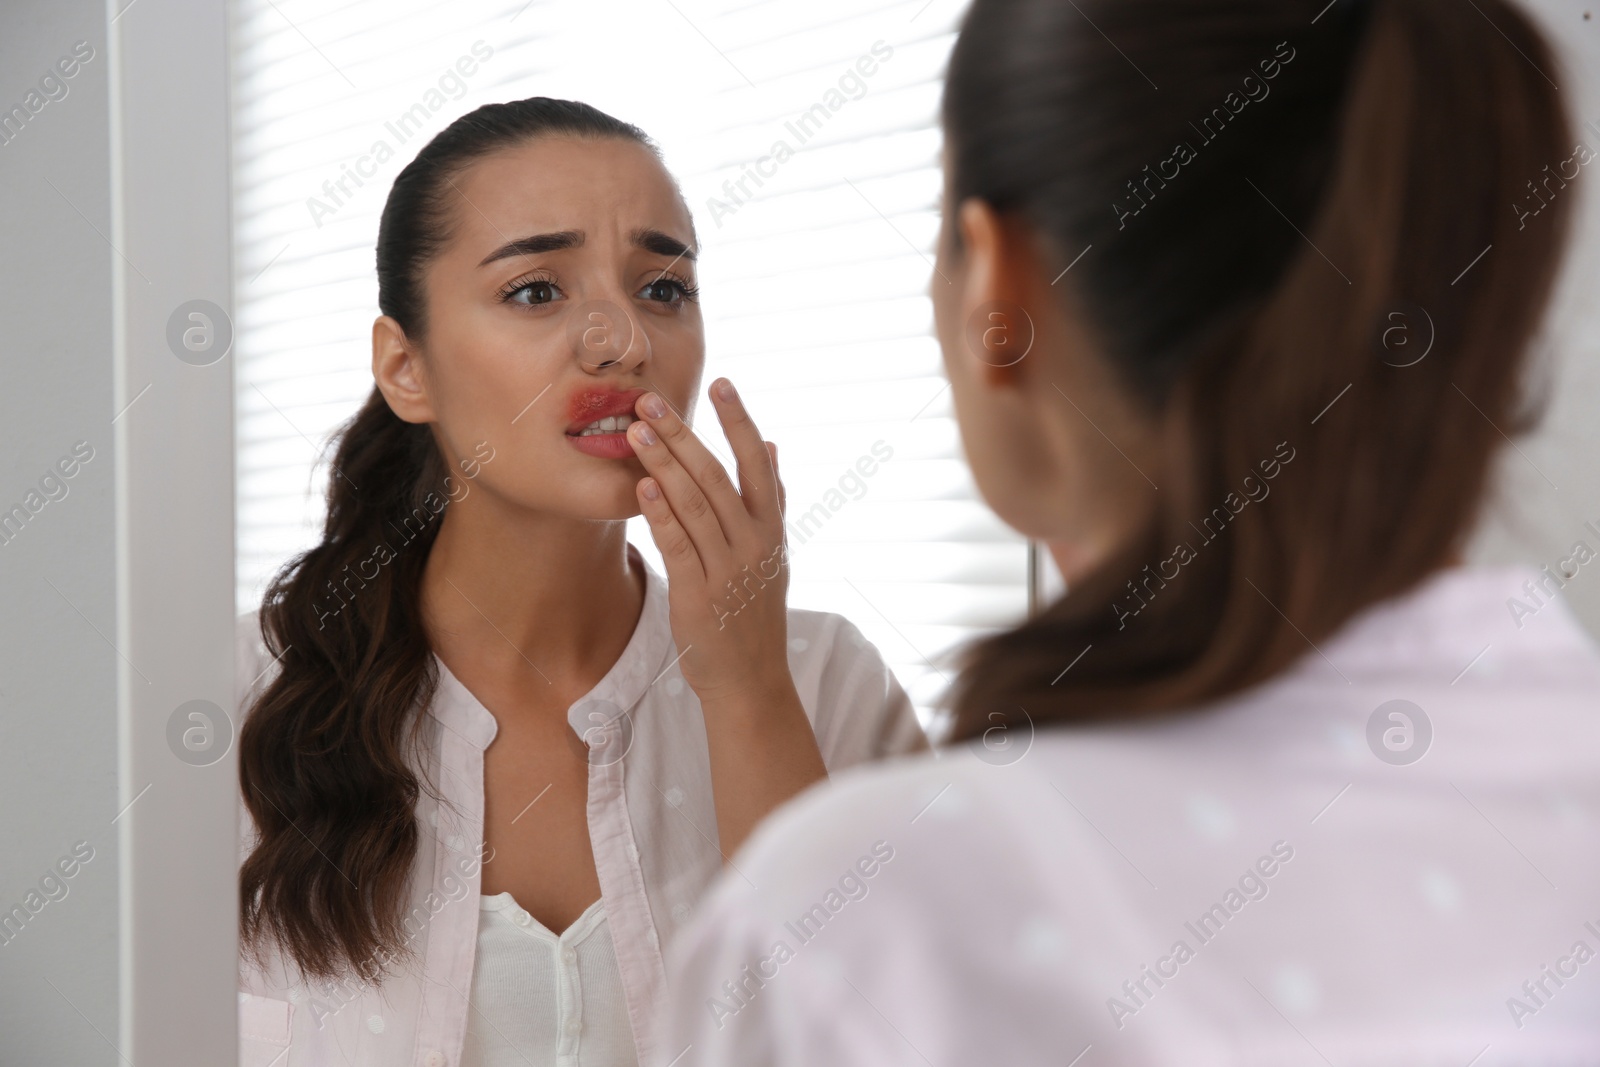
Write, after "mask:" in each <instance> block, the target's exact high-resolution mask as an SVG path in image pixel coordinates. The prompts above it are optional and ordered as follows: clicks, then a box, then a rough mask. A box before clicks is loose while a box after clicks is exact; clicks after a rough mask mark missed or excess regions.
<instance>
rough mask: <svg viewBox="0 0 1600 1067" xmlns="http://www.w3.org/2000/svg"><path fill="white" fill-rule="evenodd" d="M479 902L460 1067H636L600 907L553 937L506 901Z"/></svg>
mask: <svg viewBox="0 0 1600 1067" xmlns="http://www.w3.org/2000/svg"><path fill="white" fill-rule="evenodd" d="M479 899H480V901H481V905H480V910H479V920H478V951H477V959H476V964H475V966H474V968H473V974H472V993H471V996H470V998H469V1004H470V1008H471V1010H470V1012H469V1014H468V1018H467V1040H466V1045H465V1047H464V1048H463V1049H462V1054H461V1067H528V1065H529V1064H540V1065H544V1064H554V1065H555V1067H634V1065H635V1064H637V1063H638V1062H639V1061H638V1057H637V1055H636V1053H635V1049H634V1040H633V1027H632V1025H631V1024H630V1023H629V1021H628V1001H627V997H626V995H625V993H624V990H623V988H622V972H621V970H620V969H619V968H618V967H617V954H616V951H615V950H614V949H613V947H612V944H611V930H610V929H609V928H608V927H607V925H606V912H605V904H604V901H603V900H599V899H597V900H596V901H595V902H594V903H593V904H591V905H589V907H588V909H587V910H586V911H585V912H584V913H583V914H582V915H580V916H579V917H578V918H577V920H576V921H574V922H573V924H572V925H571V926H569V927H567V928H566V929H565V930H563V931H562V932H561V933H560V934H559V935H557V934H555V933H552V932H551V931H550V930H549V928H547V927H546V926H545V925H544V924H543V923H541V922H540V921H539V920H538V919H535V918H534V917H533V916H532V915H530V914H528V912H527V911H525V910H523V908H522V907H521V906H520V905H518V904H517V901H516V898H514V897H513V896H512V895H511V894H510V893H496V894H495V895H493V896H480V898H479Z"/></svg>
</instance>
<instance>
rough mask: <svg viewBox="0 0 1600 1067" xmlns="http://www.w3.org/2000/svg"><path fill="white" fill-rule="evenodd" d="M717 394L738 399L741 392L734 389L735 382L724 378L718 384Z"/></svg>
mask: <svg viewBox="0 0 1600 1067" xmlns="http://www.w3.org/2000/svg"><path fill="white" fill-rule="evenodd" d="M717 395H718V396H720V397H722V399H724V400H737V399H738V398H739V394H738V393H736V392H734V391H733V383H732V382H730V381H728V379H726V378H724V379H722V381H721V382H720V383H718V385H717Z"/></svg>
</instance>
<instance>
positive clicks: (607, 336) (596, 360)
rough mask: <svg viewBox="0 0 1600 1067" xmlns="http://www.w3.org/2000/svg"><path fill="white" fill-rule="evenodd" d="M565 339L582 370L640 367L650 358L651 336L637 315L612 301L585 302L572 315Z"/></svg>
mask: <svg viewBox="0 0 1600 1067" xmlns="http://www.w3.org/2000/svg"><path fill="white" fill-rule="evenodd" d="M567 332H568V340H569V341H570V343H571V347H572V350H573V351H574V352H575V353H577V356H578V359H579V360H580V361H582V363H583V366H584V369H585V370H590V371H598V370H605V369H607V368H611V367H615V366H617V365H619V364H623V365H628V366H629V367H630V369H631V367H633V366H639V365H642V364H644V363H646V362H648V360H649V358H650V336H649V334H648V333H647V332H646V331H645V329H644V326H643V325H642V324H641V323H640V322H639V320H638V318H637V316H635V315H634V314H633V313H632V312H630V311H629V310H628V309H627V308H626V307H624V306H622V305H621V304H618V303H616V302H614V301H611V300H603V299H599V300H586V301H584V302H583V303H582V304H580V305H579V306H578V307H577V308H576V309H575V310H574V311H573V313H572V318H571V320H570V322H569V325H568V327H567Z"/></svg>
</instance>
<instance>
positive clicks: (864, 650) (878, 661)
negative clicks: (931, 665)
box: [789, 608, 927, 770]
mask: <svg viewBox="0 0 1600 1067" xmlns="http://www.w3.org/2000/svg"><path fill="white" fill-rule="evenodd" d="M789 673H790V674H791V675H792V676H793V678H794V682H795V688H796V690H797V691H798V692H799V693H800V700H801V703H802V704H804V705H805V708H806V712H807V714H808V715H809V716H810V718H811V723H812V727H813V728H814V729H815V731H816V734H817V741H818V744H819V746H820V747H821V749H822V756H823V760H824V761H825V762H826V763H827V765H828V768H829V770H834V769H836V768H839V767H844V766H848V765H850V764H852V763H856V762H859V761H861V760H865V759H874V758H880V757H883V756H887V755H895V754H899V753H903V752H916V751H921V750H923V749H925V748H926V747H927V739H926V737H925V736H924V735H923V732H922V727H921V725H920V724H919V722H918V720H917V716H916V711H915V709H914V708H913V707H912V704H911V700H910V698H909V697H908V696H907V695H906V691H905V689H904V688H903V687H902V686H901V685H900V682H899V679H897V678H896V677H895V675H894V672H893V671H892V670H891V669H890V668H889V665H888V663H887V662H886V661H885V660H884V658H883V655H882V653H880V652H879V651H878V647H877V646H876V645H874V644H873V643H872V642H871V641H870V640H868V639H867V637H866V635H865V634H863V633H862V632H861V630H860V628H859V627H857V626H856V625H855V624H854V623H852V622H851V621H850V620H849V619H847V618H845V617H844V616H843V615H839V614H836V613H834V612H831V611H811V610H807V609H804V608H790V609H789Z"/></svg>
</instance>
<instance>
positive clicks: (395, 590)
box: [238, 98, 926, 1067]
mask: <svg viewBox="0 0 1600 1067" xmlns="http://www.w3.org/2000/svg"><path fill="white" fill-rule="evenodd" d="M696 247H697V242H696V240H695V235H694V230H693V225H692V222H691V219H690V216H689V212H688V209H687V207H686V206H685V204H684V201H683V199H682V197H681V196H680V195H679V193H678V190H677V187H676V185H675V184H674V182H673V181H672V179H671V177H670V176H669V175H668V174H667V172H666V170H665V169H664V167H663V166H662V164H661V161H660V159H659V158H658V156H657V154H656V152H655V150H654V148H653V146H652V145H651V143H650V142H649V141H648V139H647V138H646V137H645V135H644V134H643V133H641V132H640V131H639V130H637V129H636V128H634V127H632V126H629V125H627V124H625V123H622V122H619V121H617V120H615V119H613V118H610V117H609V116H607V115H604V114H602V113H601V112H599V111H596V110H595V109H593V108H591V107H588V106H586V105H583V104H578V103H572V102H567V101H560V100H549V99H544V98H535V99H530V100H521V101H516V102H513V103H505V104H492V105H489V106H487V107H483V108H480V109H478V110H477V111H474V112H472V113H471V114H469V115H466V116H465V117H463V118H461V119H459V120H458V121H456V122H455V123H452V124H451V125H450V126H449V128H447V129H446V130H444V131H443V132H442V133H440V134H439V135H438V136H437V137H435V138H434V139H433V140H432V141H431V142H430V143H429V144H428V145H427V146H426V147H425V148H424V149H423V150H422V151H421V152H420V153H419V154H418V156H417V158H416V159H415V161H413V162H412V163H411V164H410V165H409V166H407V167H406V168H405V169H404V170H403V171H402V172H401V173H400V175H399V176H398V177H397V178H396V179H395V183H394V187H393V189H392V190H391V192H390V195H389V199H388V202H387V204H386V205H385V208H384V212H383V217H382V221H381V224H380V228H379V235H378V249H377V267H378V290H379V292H378V303H379V307H380V308H381V310H382V312H383V313H382V315H381V316H380V317H379V318H378V319H377V321H376V322H375V323H374V325H373V331H372V368H373V376H374V378H375V380H376V386H375V388H374V390H373V392H372V395H371V397H370V398H369V399H368V400H367V402H366V404H365V405H364V407H363V408H362V409H361V411H360V412H359V413H358V414H357V415H356V416H355V417H354V418H353V419H352V420H351V421H350V422H349V423H348V424H347V425H346V426H345V427H344V428H343V430H342V432H341V434H340V437H339V443H338V449H337V452H336V455H335V457H334V460H333V466H332V476H331V477H330V479H329V488H328V512H327V522H326V526H325V528H324V534H323V538H322V542H321V543H320V544H319V545H318V546H316V547H315V548H313V549H311V550H310V551H309V552H306V553H304V554H302V555H301V556H299V557H297V558H296V559H294V560H293V561H291V562H290V563H289V564H288V565H287V566H286V567H285V568H284V569H283V570H282V571H281V572H280V573H279V574H278V575H277V576H276V578H275V580H274V581H273V582H272V584H271V585H270V587H269V588H268V591H267V594H266V596H265V598H264V602H263V604H262V607H261V609H260V611H259V613H252V614H249V615H246V616H243V617H242V618H241V620H240V631H239V640H240V648H239V653H240V655H239V664H240V677H239V692H238V700H239V706H240V708H241V711H242V713H244V714H245V719H244V723H243V726H242V728H241V731H240V738H239V772H240V785H241V790H242V799H243V802H244V810H243V812H242V826H241V833H242V836H241V849H242V852H241V864H242V866H241V871H240V908H241V927H242V938H243V941H244V944H245V947H246V949H247V952H246V953H245V960H244V962H243V964H242V968H241V984H240V990H241V998H240V999H241V1009H240V1012H241V1014H240V1034H241V1045H242V1055H243V1062H245V1063H260V1064H266V1063H274V1064H277V1065H278V1067H285V1065H287V1067H323V1065H326V1067H333V1065H335V1064H337V1065H346V1064H360V1065H372V1067H377V1065H380V1064H381V1065H385V1067H387V1065H392V1064H416V1065H421V1067H501V1065H508V1064H555V1063H560V1064H571V1065H580V1067H581V1065H606V1067H613V1065H617V1064H632V1063H635V1062H640V1061H646V1062H647V1061H648V1060H649V1059H650V1058H651V1056H652V1055H653V1054H654V1052H655V1050H656V1049H657V1045H658V1043H657V1040H656V1036H655V1033H654V1029H653V1023H654V1020H655V1011H656V1002H657V1000H658V998H659V996H660V994H661V992H662V982H663V975H664V972H663V966H662V958H661V951H662V946H663V945H664V944H665V943H666V941H667V939H668V938H669V937H670V936H671V934H672V933H673V931H674V930H675V929H677V928H678V927H679V926H680V925H682V924H683V922H684V921H685V920H686V919H687V918H688V916H689V915H690V913H691V911H692V909H693V908H694V906H695V904H696V902H697V899H698V897H699V895H700V893H701V890H702V889H703V888H704V887H705V886H706V884H707V883H708V882H709V881H710V879H711V878H712V876H713V875H714V874H715V872H716V871H717V870H718V869H719V868H720V867H721V865H722V863H723V859H724V857H725V856H728V855H731V854H732V852H733V851H734V849H735V848H737V846H738V845H739V843H740V842H741V841H742V840H743V838H744V837H745V836H746V835H747V834H748V833H749V831H750V829H751V827H752V826H753V825H754V824H755V823H756V822H757V821H758V820H759V819H760V818H761V817H762V816H763V815H764V814H765V813H766V812H767V811H769V810H770V809H772V808H773V807H774V806H775V805H776V804H778V803H779V802H781V801H782V800H784V799H786V798H787V797H789V796H792V795H794V794H795V793H796V792H798V791H799V790H800V789H801V788H803V787H804V786H806V785H807V784H809V783H812V782H814V781H817V780H819V779H821V778H823V777H825V776H826V774H827V772H828V771H831V770H836V769H838V768H841V767H844V766H847V765H850V764H853V763H857V762H860V761H863V760H867V759H873V758H878V757H883V756H888V755H891V754H895V753H902V752H907V751H912V750H916V749H919V748H924V747H926V743H925V741H924V740H923V739H922V734H921V731H920V729H919V727H918V725H917V721H916V718H915V715H914V714H913V712H912V709H911V706H910V703H909V702H908V700H907V699H906V696H905V694H904V692H903V691H902V690H901V688H900V687H899V685H898V684H897V683H896V682H895V679H894V678H893V676H892V675H891V674H890V672H889V671H888V670H887V669H886V667H885V666H884V664H883V661H882V659H881V658H880V657H879V656H878V654H877V652H876V650H875V649H874V648H873V647H872V646H871V645H870V644H868V643H867V642H866V641H865V640H864V639H863V638H862V636H861V634H860V632H859V631H858V630H856V629H855V628H854V627H852V626H851V625H850V624H849V623H848V622H846V621H845V620H844V619H842V618H840V617H838V616H836V615H830V614H823V613H817V612H807V611H788V610H787V609H786V607H785V588H786V585H787V574H788V571H787V557H786V553H785V551H784V540H783V520H782V507H783V502H782V487H781V485H780V483H779V480H778V475H777V470H776V451H775V448H769V447H768V446H766V445H765V444H764V443H763V441H762V439H761V437H760V435H759V433H758V432H757V430H756V427H755V426H754V425H753V423H752V422H751V421H750V417H749V414H748V413H747V412H746V410H745V409H744V407H743V405H742V404H741V402H740V400H739V398H738V396H737V395H736V394H735V393H734V391H733V389H732V387H731V385H729V384H728V383H727V382H726V381H725V380H719V381H718V382H716V383H713V386H712V388H711V390H710V394H711V399H712V403H713V405H714V407H715V409H716V412H717V416H718V418H719V419H720V420H721V422H722V425H723V427H724V428H725V430H726V432H727V435H728V438H729V441H730V444H731V445H732V447H733V450H734V453H735V456H736V457H737V474H736V479H737V480H734V478H733V477H730V474H729V472H728V471H727V470H726V469H725V468H724V467H723V466H722V465H721V464H720V463H719V462H718V461H717V459H716V457H715V456H714V455H713V454H712V452H711V451H709V450H708V448H707V447H706V446H705V445H704V444H703V443H702V442H701V441H700V440H698V439H697V438H696V437H695V435H694V434H693V432H692V431H691V430H690V428H689V424H688V417H689V412H690V410H691V409H692V407H693V405H694V400H695V394H696V393H697V392H698V388H699V381H700V374H701V368H702V365H703V362H704V355H705V353H704V343H703V334H702V325H701V318H700V312H699V308H698V304H697V290H696V287H695V282H694V274H695V257H696ZM641 510H642V511H643V513H644V515H645V516H646V518H647V519H648V521H649V523H650V528H651V533H652V535H653V536H654V538H655V541H656V544H657V545H658V547H659V548H660V550H661V552H662V556H663V559H664V560H665V562H666V569H667V574H668V578H669V579H670V585H668V584H665V583H664V582H663V579H662V578H661V576H659V575H658V574H657V573H656V572H655V571H654V570H653V569H652V568H651V567H649V566H648V565H647V564H646V563H645V561H644V560H643V559H642V558H641V556H640V555H639V553H638V552H637V550H635V549H633V548H632V547H630V546H629V545H628V543H627V541H626V539H625V536H624V526H625V520H626V519H627V518H628V517H630V516H631V515H635V514H638V513H639V512H640V511H641ZM285 1050H287V1056H286V1057H285V1056H284V1053H285Z"/></svg>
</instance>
